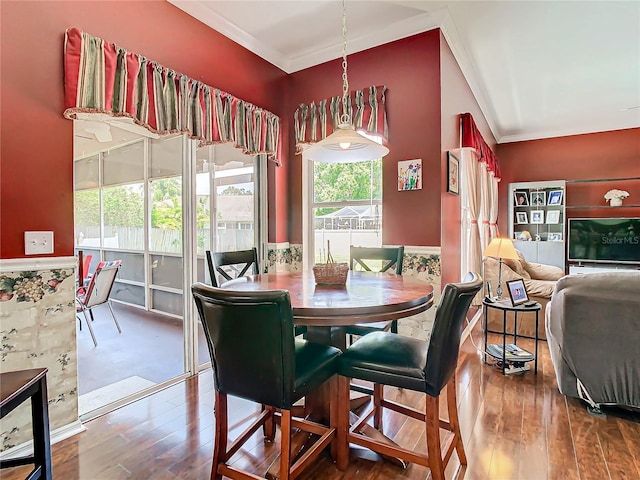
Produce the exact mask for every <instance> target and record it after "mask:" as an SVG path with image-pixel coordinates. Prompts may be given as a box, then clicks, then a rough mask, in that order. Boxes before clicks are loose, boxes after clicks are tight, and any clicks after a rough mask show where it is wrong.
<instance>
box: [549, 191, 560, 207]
mask: <svg viewBox="0 0 640 480" xmlns="http://www.w3.org/2000/svg"><path fill="white" fill-rule="evenodd" d="M563 194H564V190H551V191H550V192H549V201H548V202H547V205H562V196H563Z"/></svg>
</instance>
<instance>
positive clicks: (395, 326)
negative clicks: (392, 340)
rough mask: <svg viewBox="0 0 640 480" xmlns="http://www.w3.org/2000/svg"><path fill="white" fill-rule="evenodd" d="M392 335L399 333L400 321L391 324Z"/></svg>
mask: <svg viewBox="0 0 640 480" xmlns="http://www.w3.org/2000/svg"><path fill="white" fill-rule="evenodd" d="M391 333H398V321H397V320H394V321H392V322H391Z"/></svg>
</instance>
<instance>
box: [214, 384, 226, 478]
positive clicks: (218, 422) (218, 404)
mask: <svg viewBox="0 0 640 480" xmlns="http://www.w3.org/2000/svg"><path fill="white" fill-rule="evenodd" d="M213 411H214V414H215V432H214V440H213V465H211V480H222V474H221V473H218V465H220V464H221V463H224V462H225V461H226V460H227V435H228V428H229V425H228V420H227V396H226V395H224V394H222V393H219V392H218V391H216V400H215V405H214V408H213Z"/></svg>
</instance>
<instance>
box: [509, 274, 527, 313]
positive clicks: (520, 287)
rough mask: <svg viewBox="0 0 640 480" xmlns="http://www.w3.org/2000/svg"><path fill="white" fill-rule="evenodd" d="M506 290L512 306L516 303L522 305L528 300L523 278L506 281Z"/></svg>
mask: <svg viewBox="0 0 640 480" xmlns="http://www.w3.org/2000/svg"><path fill="white" fill-rule="evenodd" d="M507 290H508V291H509V298H510V299H511V304H512V305H513V306H514V307H515V306H517V305H522V304H523V303H527V302H528V301H529V294H528V293H527V287H525V285H524V280H522V279H521V278H519V279H517V280H510V281H508V282H507Z"/></svg>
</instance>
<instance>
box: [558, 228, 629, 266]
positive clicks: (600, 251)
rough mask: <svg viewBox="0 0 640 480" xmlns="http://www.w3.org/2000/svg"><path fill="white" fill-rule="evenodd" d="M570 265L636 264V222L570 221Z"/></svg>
mask: <svg viewBox="0 0 640 480" xmlns="http://www.w3.org/2000/svg"><path fill="white" fill-rule="evenodd" d="M568 243H569V254H568V258H569V261H570V262H585V263H590V262H594V263H637V264H640V218H570V219H569V236H568Z"/></svg>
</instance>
